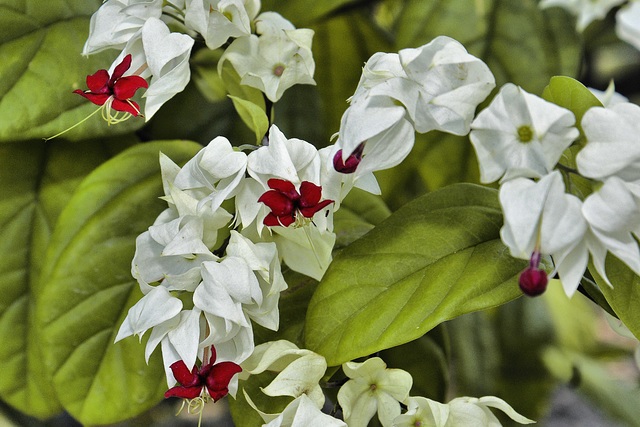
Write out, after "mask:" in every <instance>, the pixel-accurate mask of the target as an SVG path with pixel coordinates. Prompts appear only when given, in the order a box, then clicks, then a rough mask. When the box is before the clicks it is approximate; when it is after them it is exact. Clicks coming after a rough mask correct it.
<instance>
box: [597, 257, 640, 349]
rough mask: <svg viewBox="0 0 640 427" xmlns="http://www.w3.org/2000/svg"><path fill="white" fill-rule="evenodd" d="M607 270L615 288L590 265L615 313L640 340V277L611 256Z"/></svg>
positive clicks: (607, 261)
mask: <svg viewBox="0 0 640 427" xmlns="http://www.w3.org/2000/svg"><path fill="white" fill-rule="evenodd" d="M605 269H606V272H607V277H608V278H609V281H610V282H611V284H612V285H613V288H612V287H611V286H609V285H608V284H607V283H606V282H605V281H604V279H603V278H602V277H600V275H598V273H597V272H596V269H595V268H594V267H593V264H591V263H590V264H589V271H590V272H591V274H592V275H593V277H594V279H595V280H596V283H597V284H598V286H599V287H600V290H601V291H602V293H603V294H604V297H605V298H606V299H607V302H608V303H609V305H610V306H611V308H612V309H613V311H614V312H615V313H616V315H617V316H618V318H619V319H620V320H622V321H623V322H624V324H625V325H626V326H627V327H628V328H629V330H631V332H632V333H633V335H635V336H636V338H638V339H640V310H638V306H640V277H638V275H637V274H635V273H634V272H633V271H632V270H631V269H630V268H629V267H627V266H626V264H625V263H623V262H622V261H620V260H619V259H618V258H616V257H615V256H613V255H611V254H609V255H608V256H607V259H606V263H605Z"/></svg>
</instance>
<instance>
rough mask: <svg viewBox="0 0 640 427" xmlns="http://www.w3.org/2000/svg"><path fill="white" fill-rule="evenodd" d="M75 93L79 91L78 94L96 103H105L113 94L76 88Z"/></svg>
mask: <svg viewBox="0 0 640 427" xmlns="http://www.w3.org/2000/svg"><path fill="white" fill-rule="evenodd" d="M73 93H77V94H78V95H80V96H83V97H85V98H87V99H88V100H89V101H91V102H93V103H94V104H96V105H104V103H105V102H107V100H108V99H109V98H111V95H108V94H104V95H103V94H95V93H91V92H83V91H81V90H80V89H77V90H74V91H73Z"/></svg>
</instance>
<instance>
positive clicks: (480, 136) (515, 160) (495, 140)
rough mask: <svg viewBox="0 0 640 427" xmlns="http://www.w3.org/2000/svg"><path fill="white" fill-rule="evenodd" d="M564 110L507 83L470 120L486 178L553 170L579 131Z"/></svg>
mask: <svg viewBox="0 0 640 427" xmlns="http://www.w3.org/2000/svg"><path fill="white" fill-rule="evenodd" d="M574 123H575V116H574V115H573V113H572V112H571V111H569V110H567V109H565V108H562V107H559V106H557V105H555V104H552V103H550V102H547V101H545V100H543V99H542V98H539V97H537V96H535V95H532V94H530V93H527V92H525V91H524V90H522V89H521V88H519V87H518V86H515V85H513V84H511V83H507V84H505V85H504V86H503V87H502V89H500V92H499V93H498V94H497V95H496V97H495V98H494V99H493V101H492V102H491V104H490V105H489V106H488V107H487V108H486V109H484V110H483V111H482V112H480V114H478V116H477V117H476V119H475V120H474V121H473V123H472V124H471V128H472V131H471V134H470V135H469V138H470V139H471V143H472V144H473V147H474V148H475V150H476V154H477V156H478V162H479V165H480V175H481V180H482V182H493V181H495V180H497V179H498V178H500V177H501V176H502V175H503V174H504V177H503V178H502V180H503V181H506V180H509V179H513V178H515V177H521V176H523V177H530V178H538V177H541V176H543V175H546V174H547V173H549V172H550V171H551V170H553V168H554V167H555V165H556V164H557V163H558V160H559V159H560V156H561V155H562V152H563V151H564V150H565V149H566V148H567V147H569V145H571V143H572V142H573V140H575V139H576V138H577V137H578V135H579V131H578V129H576V128H575V127H573V125H574Z"/></svg>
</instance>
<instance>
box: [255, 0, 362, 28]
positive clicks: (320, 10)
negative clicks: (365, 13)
mask: <svg viewBox="0 0 640 427" xmlns="http://www.w3.org/2000/svg"><path fill="white" fill-rule="evenodd" d="M350 3H354V2H353V0H323V1H318V2H309V1H308V0H289V1H281V0H264V1H263V2H262V10H273V11H276V12H278V13H280V14H281V15H283V16H284V17H285V18H287V19H289V20H290V21H291V22H293V23H294V24H295V25H296V27H298V28H300V27H304V26H308V25H311V23H312V22H313V21H315V20H318V19H319V18H322V17H323V16H324V15H327V14H329V13H331V12H335V11H336V10H339V8H340V7H344V6H347V5H349V4H350Z"/></svg>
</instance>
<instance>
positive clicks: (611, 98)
mask: <svg viewBox="0 0 640 427" xmlns="http://www.w3.org/2000/svg"><path fill="white" fill-rule="evenodd" d="M587 89H589V91H590V92H591V93H592V94H593V95H594V96H595V97H596V98H598V101H600V102H601V103H602V105H603V106H604V107H609V106H611V105H615V104H620V103H623V102H629V98H627V97H626V96H624V95H622V94H620V93H618V92H616V86H615V84H614V83H613V80H611V81H610V82H609V86H607V89H606V90H604V91H602V90H598V89H594V88H592V87H589V88H587Z"/></svg>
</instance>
